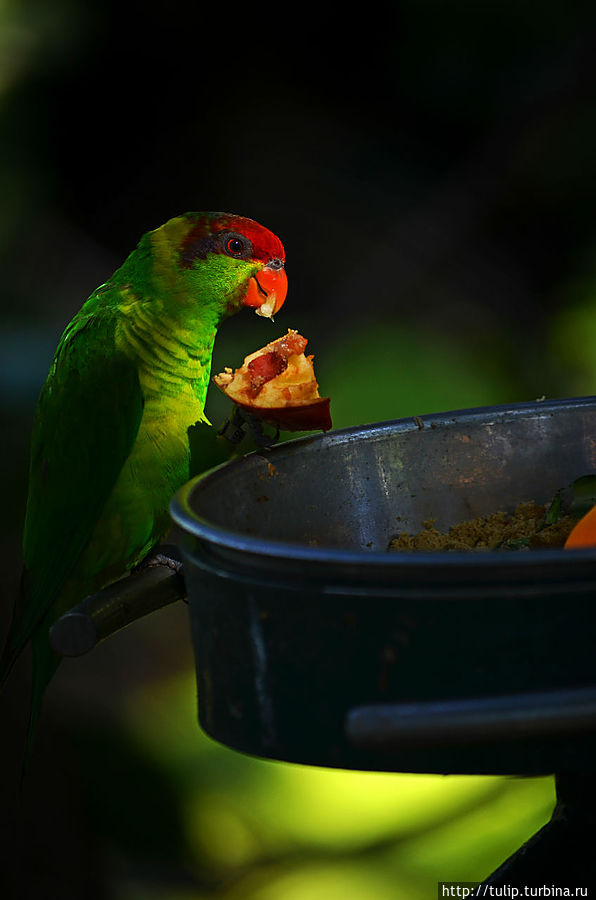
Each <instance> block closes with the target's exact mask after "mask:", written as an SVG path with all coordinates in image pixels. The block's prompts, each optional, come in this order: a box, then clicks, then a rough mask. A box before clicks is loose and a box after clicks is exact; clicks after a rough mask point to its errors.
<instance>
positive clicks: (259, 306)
mask: <svg viewBox="0 0 596 900" xmlns="http://www.w3.org/2000/svg"><path fill="white" fill-rule="evenodd" d="M287 293H288V276H287V275H286V270H285V269H284V268H283V266H279V267H278V268H270V267H269V266H265V267H264V268H262V269H261V271H260V272H257V274H256V275H253V276H252V278H251V279H250V281H249V283H248V290H247V292H246V296H245V298H244V305H245V306H252V307H254V308H255V309H256V312H257V314H258V315H260V316H267V317H268V318H271V317H272V316H274V315H275V313H276V312H277V311H278V310H279V309H281V307H282V306H283V303H284V300H285V299H286V294H287Z"/></svg>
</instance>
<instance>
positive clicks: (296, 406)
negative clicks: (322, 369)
mask: <svg viewBox="0 0 596 900" xmlns="http://www.w3.org/2000/svg"><path fill="white" fill-rule="evenodd" d="M307 343H308V342H307V340H306V338H304V337H302V335H301V334H298V332H297V331H293V330H292V329H290V330H289V331H288V333H287V334H286V335H284V336H283V337H281V338H278V339H277V340H276V341H271V343H270V344H267V346H266V347H263V348H262V349H261V350H257V351H256V352H255V353H251V354H250V355H249V356H247V357H246V358H245V360H244V362H243V364H242V366H241V367H240V368H239V369H236V370H232V369H230V368H226V369H225V371H223V372H221V373H220V374H219V375H215V376H214V378H213V380H214V382H215V384H216V385H217V386H218V388H220V389H221V390H222V391H223V392H224V394H226V395H227V396H228V397H229V398H230V400H233V401H234V403H236V404H237V406H240V407H241V408H242V409H245V410H247V411H248V412H249V413H251V415H253V416H256V417H257V418H259V419H263V420H264V421H265V422H270V423H271V424H273V425H276V426H277V427H278V428H282V429H284V430H285V431H328V430H329V429H330V428H331V416H330V413H329V397H321V396H320V395H319V386H318V384H317V380H316V378H315V372H314V368H313V362H312V361H313V358H314V357H313V356H305V355H304V350H305V348H306V344H307Z"/></svg>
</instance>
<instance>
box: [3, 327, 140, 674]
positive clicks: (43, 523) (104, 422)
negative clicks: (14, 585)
mask: <svg viewBox="0 0 596 900" xmlns="http://www.w3.org/2000/svg"><path fill="white" fill-rule="evenodd" d="M115 324H116V318H115V315H114V314H113V312H111V311H109V310H101V311H99V312H95V313H88V314H86V315H85V314H84V313H83V311H82V312H81V314H79V316H77V317H75V319H73V321H72V323H71V324H70V325H69V326H68V328H67V329H66V331H65V333H64V335H63V337H62V339H61V341H60V344H59V346H58V349H57V351H56V355H55V357H54V361H53V363H52V367H51V369H50V374H49V376H48V379H47V381H46V383H45V385H44V388H43V390H42V393H41V396H40V400H39V404H38V408H37V414H36V418H35V423H34V428H33V435H32V444H31V463H30V475H29V497H28V503H27V516H26V521H25V534H24V541H23V555H24V564H25V568H24V574H23V591H22V595H23V596H22V608H21V609H20V610H19V616H18V618H15V621H14V622H13V628H12V630H11V634H10V635H9V639H8V643H7V646H6V648H5V651H4V654H3V659H2V661H1V662H0V681H1V680H2V679H3V678H4V677H5V676H6V675H7V674H8V671H9V670H10V668H11V666H12V664H13V662H14V660H15V659H16V657H17V656H18V654H19V653H20V652H21V650H22V648H23V647H24V645H25V644H26V642H27V641H28V640H29V638H30V637H31V636H32V634H33V632H34V630H35V629H36V627H37V626H38V625H39V623H40V622H42V621H43V620H44V619H45V618H46V617H47V616H48V613H50V612H51V611H52V608H53V607H54V606H55V604H56V603H57V601H58V600H59V598H60V594H61V591H62V589H63V586H64V584H65V582H66V581H67V579H68V578H69V576H70V575H71V573H72V572H73V569H74V567H75V565H76V563H77V560H78V559H79V557H80V554H81V552H82V550H83V549H84V547H85V545H86V543H87V542H88V540H89V538H90V536H91V534H92V532H93V529H94V526H95V525H96V523H97V521H98V519H99V516H100V515H101V511H102V509H103V507H104V505H105V503H106V501H107V499H108V497H109V495H110V492H111V490H112V488H113V486H114V484H115V482H116V480H117V478H118V475H119V473H120V471H121V469H122V466H123V464H124V462H125V460H126V458H127V457H128V455H129V453H130V451H131V449H132V447H133V444H134V441H135V438H136V435H137V432H138V430H139V425H140V422H141V417H142V413H143V397H142V392H141V387H140V383H139V377H138V371H137V368H136V366H135V365H134V363H133V362H132V361H131V360H130V359H129V358H127V357H126V356H125V355H124V354H123V353H120V352H118V351H117V350H116V345H115V336H114V332H115ZM78 599H82V598H78ZM75 602H76V599H75ZM62 611H63V610H58V609H57V610H56V613H57V615H59V614H60V612H62ZM50 624H51V622H50ZM46 640H47V632H46Z"/></svg>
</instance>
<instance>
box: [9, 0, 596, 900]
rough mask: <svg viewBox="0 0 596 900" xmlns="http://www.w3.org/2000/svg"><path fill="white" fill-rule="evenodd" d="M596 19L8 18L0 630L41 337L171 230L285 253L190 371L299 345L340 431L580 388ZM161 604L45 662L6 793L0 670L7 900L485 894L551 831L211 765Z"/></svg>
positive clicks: (531, 807)
mask: <svg viewBox="0 0 596 900" xmlns="http://www.w3.org/2000/svg"><path fill="white" fill-rule="evenodd" d="M595 20H596V13H595V12H594V7H593V4H591V3H588V2H584V3H582V2H576V3H574V4H567V5H566V6H562V5H560V4H554V3H551V4H548V3H542V4H534V3H523V2H521V3H520V2H519V0H517V2H515V3H513V2H510V0H500V2H498V3H497V2H494V0H489V2H485V3H482V4H472V3H464V2H458V3H453V2H452V3H448V4H447V3H442V2H440V0H402V2H400V3H395V4H387V5H383V4H368V5H367V6H363V5H360V6H358V5H357V6H353V7H352V10H348V9H347V7H343V6H335V5H325V4H319V5H318V6H310V5H289V6H278V5H276V6H273V5H267V4H258V5H252V6H250V5H247V4H224V3H221V4H215V3H209V4H206V3H190V2H181V0H180V2H177V0H172V2H169V3H164V4H159V5H157V4H155V5H152V4H140V3H126V2H124V3H122V2H118V3H116V2H114V0H91V2H88V3H84V4H83V3H77V2H75V0H53V2H52V3H51V4H50V3H47V2H46V3H44V2H42V0H29V2H28V3H27V4H21V3H18V2H17V0H12V2H11V0H5V2H4V3H1V4H0V198H1V200H0V273H1V274H0V277H1V287H2V292H1V297H2V309H1V314H2V332H1V335H0V404H1V412H2V421H3V440H2V443H1V448H2V471H3V473H4V475H5V478H4V479H3V499H4V510H5V511H4V515H3V516H2V523H1V528H2V542H3V548H4V564H3V566H2V582H1V588H2V594H3V604H2V606H3V612H2V617H3V623H2V624H3V627H2V630H1V631H0V636H2V635H3V634H4V633H5V630H6V628H7V627H8V621H9V618H10V610H11V607H12V598H13V596H14V593H15V591H16V586H17V583H18V577H19V566H20V533H21V526H22V520H23V513H24V499H25V492H26V468H27V452H28V451H27V448H28V440H29V429H30V423H31V417H32V414H33V410H34V407H35V402H36V399H37V394H38V392H39V389H40V387H41V384H42V382H43V379H44V377H45V373H46V371H47V367H48V364H49V361H50V359H51V355H52V353H53V350H54V348H55V345H56V343H57V340H58V338H59V335H60V333H61V330H62V328H63V327H64V325H65V324H66V322H67V321H68V320H69V319H70V318H71V316H72V315H73V313H74V312H75V311H76V310H77V309H78V308H79V306H80V304H81V303H82V301H83V300H84V299H85V298H86V296H87V295H88V294H89V293H90V292H91V291H92V290H93V288H94V287H95V286H96V285H97V284H99V283H101V282H102V281H104V280H106V278H107V277H108V276H109V275H110V273H111V272H112V271H113V270H114V269H115V268H116V267H117V266H118V265H119V264H120V262H121V261H122V260H123V258H124V257H125V256H126V254H127V253H128V252H129V251H130V250H131V249H132V248H133V247H134V246H135V244H136V242H137V241H138V239H139V237H140V235H141V234H142V233H143V232H144V231H146V230H148V229H151V228H155V227H157V226H158V225H160V224H162V222H164V221H165V220H166V219H168V218H170V217H171V216H174V215H177V214H179V213H181V212H184V211H187V210H193V209H194V210H199V209H216V210H226V211H230V212H237V213H241V214H244V215H248V216H251V217H253V218H255V219H257V220H259V221H261V222H263V223H264V224H266V225H267V226H269V227H270V228H271V229H272V230H274V231H275V232H276V233H277V234H278V235H279V236H280V237H281V239H282V240H283V242H284V244H285V246H286V251H287V271H288V276H289V281H290V291H289V295H288V300H287V303H286V306H285V307H284V310H283V311H282V313H281V314H280V316H279V318H278V320H277V321H276V323H275V325H274V327H273V330H272V328H271V326H270V325H269V324H268V323H266V322H263V321H262V320H258V319H257V317H255V316H249V315H248V313H246V314H244V315H242V316H238V317H236V319H234V320H231V321H230V322H229V323H226V325H225V326H224V328H223V329H222V331H221V334H220V336H219V338H218V344H217V350H216V356H215V362H214V365H215V366H216V367H217V368H216V371H219V369H220V368H221V367H222V366H223V365H226V364H230V365H237V364H239V363H240V361H241V359H242V357H243V356H244V355H245V354H246V353H247V352H249V351H251V350H253V349H255V348H256V347H258V346H261V345H262V344H263V343H265V342H266V341H268V340H271V339H272V338H273V337H276V336H278V334H281V333H283V332H285V330H286V328H287V327H294V328H298V329H299V330H300V331H301V332H302V333H303V334H305V335H306V336H308V337H309V351H312V352H314V353H315V355H316V366H317V375H318V378H319V381H320V386H321V391H322V393H323V394H325V395H330V396H331V397H332V413H333V417H334V424H335V425H336V426H338V427H341V426H345V425H352V424H359V423H362V422H370V421H375V420H381V419H389V418H396V417H400V416H411V415H415V414H420V413H425V412H432V411H440V410H446V409H454V408H461V407H467V406H475V405H486V404H494V403H506V402H509V401H515V400H527V399H535V398H538V397H541V396H545V395H546V396H550V397H553V396H569V395H573V394H590V393H592V392H593V390H594V385H595V384H596V349H595V348H596V303H595V297H594V295H595V292H596V266H595V263H594V253H593V249H594V247H595V246H596V223H595V218H594V208H595V206H596V104H595V100H596V97H595V88H596V71H595V62H594V60H595V59H596V56H595V53H594V50H595V41H594V38H595V37H596V30H595V28H594V26H595V24H596V21H595ZM208 412H209V414H210V418H211V420H212V421H214V422H215V423H216V424H217V423H218V422H219V421H221V419H222V418H223V417H224V416H225V415H226V412H227V408H226V406H225V401H224V400H223V398H222V399H221V400H220V399H219V398H214V397H213V398H210V401H209V408H208ZM222 452H223V451H221V448H220V447H219V445H218V446H217V447H216V449H215V450H213V459H214V458H215V457H217V456H218V454H219V455H221V453H222ZM211 453H212V450H211V449H209V450H208V451H207V452H206V456H205V460H204V464H205V465H207V464H208V463H209V462H211V461H212V456H211V455H210V454H211ZM178 606H179V607H180V608H178V607H173V608H171V609H169V610H166V611H163V612H162V613H159V614H156V615H154V616H153V617H151V618H150V619H148V620H146V621H144V622H141V623H138V624H137V625H135V626H134V627H133V628H131V629H128V631H126V632H123V633H121V634H120V635H118V636H116V637H114V638H113V639H111V640H110V641H108V642H107V643H106V644H104V645H102V646H101V647H100V648H98V650H97V651H95V652H94V653H93V654H91V655H90V657H89V658H84V659H82V660H74V661H70V662H69V663H65V664H64V665H63V667H62V669H61V671H60V673H59V675H58V676H57V678H56V679H55V682H54V684H53V686H52V689H51V691H50V693H49V694H48V699H47V702H46V707H45V710H44V716H43V718H42V722H41V726H40V733H39V739H38V743H37V747H36V752H35V755H34V758H33V761H32V764H31V771H30V773H29V777H28V779H27V782H26V784H25V788H24V790H23V794H22V797H21V800H20V801H19V800H18V790H17V782H18V770H19V761H18V760H19V756H18V754H19V748H20V746H21V741H22V736H23V730H24V727H25V717H26V713H25V709H26V702H27V691H28V668H29V660H28V658H24V659H23V660H22V661H21V662H20V663H19V665H18V666H17V668H16V669H15V672H14V675H13V676H12V678H11V681H10V683H9V685H8V687H7V689H6V690H5V691H4V693H3V695H2V697H0V704H1V705H0V710H1V715H2V727H1V731H0V734H1V735H2V742H1V745H2V755H3V762H2V771H3V776H2V785H1V788H2V790H1V796H2V797H3V798H5V801H6V802H5V803H4V804H3V827H4V830H5V835H4V836H3V839H2V840H1V841H0V846H1V847H2V851H0V853H2V854H4V855H5V856H6V860H5V861H3V863H2V865H1V866H0V879H5V880H6V884H5V886H4V889H3V890H0V896H2V897H7V898H11V897H13V896H14V897H18V896H22V897H26V898H29V897H38V896H43V897H48V898H54V897H56V898H61V900H70V898H79V897H89V898H95V897H97V898H110V900H112V898H116V900H145V898H148V900H150V898H154V897H155V898H166V900H187V898H188V900H191V898H193V900H194V898H202V897H211V896H214V895H216V894H217V896H221V897H226V898H227V897H230V898H231V897H234V898H238V897H242V898H245V897H248V898H259V900H303V898H304V900H305V898H308V900H312V898H314V900H317V898H319V897H321V898H323V897H324V898H325V900H335V898H336V897H337V898H340V897H341V898H342V900H343V898H345V897H347V896H354V897H358V898H363V900H367V898H371V900H388V898H390V897H395V896H400V897H407V898H410V897H411V898H414V900H416V898H418V897H420V898H422V897H427V896H434V891H435V890H436V887H435V884H436V881H437V880H439V879H445V880H448V879H456V878H459V879H462V880H473V879H475V878H481V877H482V876H483V875H485V874H486V873H487V872H489V871H490V870H491V869H492V868H494V867H495V866H496V865H497V863H498V862H500V860H501V859H502V858H504V856H506V855H507V853H509V852H511V851H512V850H513V849H515V848H516V847H517V846H518V844H519V843H520V842H521V840H523V839H524V838H525V837H527V836H528V835H529V834H530V833H532V831H533V830H534V829H535V828H536V827H538V826H539V825H540V824H541V823H542V822H543V821H544V820H545V819H546V818H547V817H548V815H549V812H550V806H551V805H552V785H551V784H550V781H549V780H545V779H542V780H537V781H505V780H496V779H439V778H405V777H403V776H381V775H358V774H353V775H348V774H343V773H332V772H324V771H323V772H321V771H311V770H308V769H302V768H300V767H292V766H283V765H277V764H272V763H262V762H260V761H256V760H250V759H246V758H244V757H242V756H240V755H239V754H234V753H232V752H231V751H227V750H225V749H222V748H219V747H216V745H214V744H213V743H212V742H210V741H208V740H207V739H206V738H205V737H203V736H202V735H201V734H200V732H199V731H198V728H197V727H196V725H195V722H194V704H195V696H194V687H193V676H192V656H191V651H190V645H189V637H188V629H187V622H186V611H185V609H184V608H183V607H182V604H179V605H178ZM472 859H473V860H474V862H473V863H472V862H470V860H472Z"/></svg>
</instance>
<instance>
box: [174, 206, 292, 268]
mask: <svg viewBox="0 0 596 900" xmlns="http://www.w3.org/2000/svg"><path fill="white" fill-rule="evenodd" d="M184 218H186V219H188V222H189V224H190V225H191V227H190V230H189V232H188V234H187V235H186V237H185V238H184V241H183V243H182V246H181V248H180V259H181V262H182V264H183V265H186V266H190V265H192V262H193V260H195V259H197V258H201V259H204V258H205V257H206V255H207V254H208V253H221V252H222V246H221V243H220V241H219V239H218V238H219V236H220V235H222V234H227V233H229V232H235V233H238V234H241V235H243V236H244V237H245V238H247V239H248V240H249V241H250V243H251V245H252V253H251V255H250V258H251V259H255V260H260V261H262V262H264V263H267V262H269V261H270V260H272V259H281V260H282V261H284V260H285V251H284V248H283V244H282V242H281V241H280V239H279V238H278V237H277V235H275V234H273V232H272V231H269V229H268V228H265V226H264V225H260V224H259V223H258V222H255V221H254V219H247V218H245V217H244V216H236V215H234V214H232V213H186V215H185V216H184Z"/></svg>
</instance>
